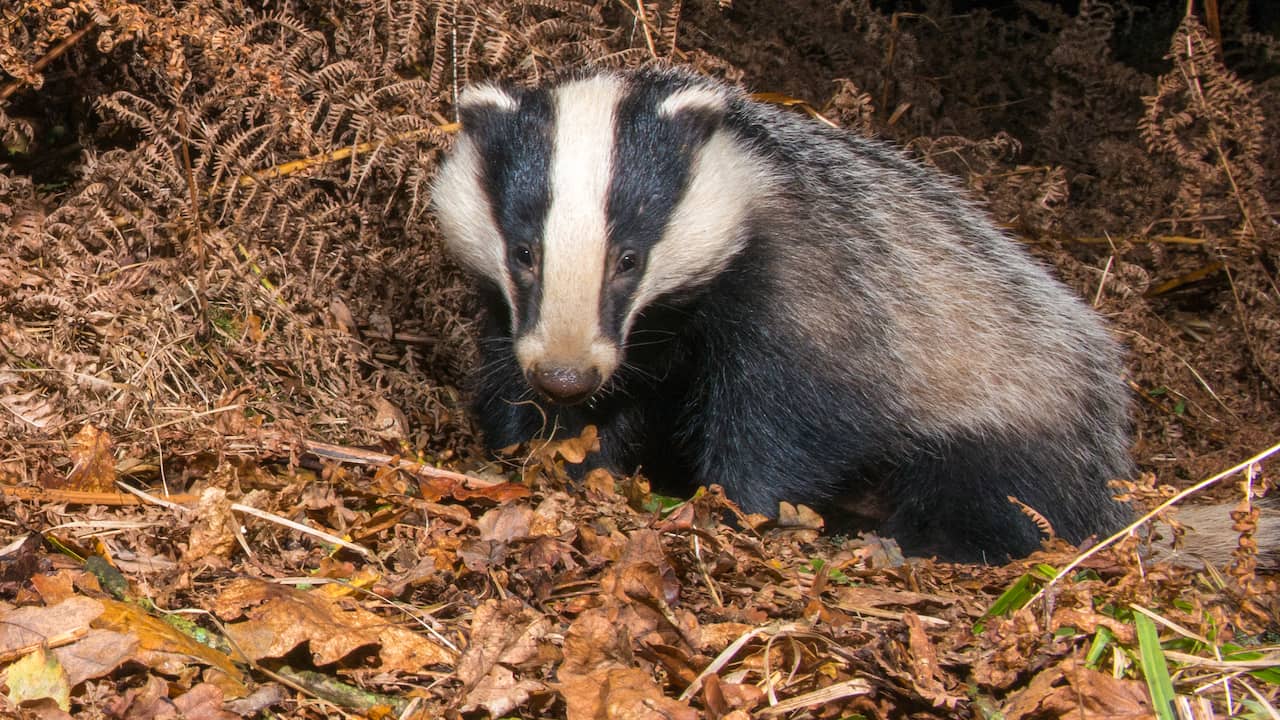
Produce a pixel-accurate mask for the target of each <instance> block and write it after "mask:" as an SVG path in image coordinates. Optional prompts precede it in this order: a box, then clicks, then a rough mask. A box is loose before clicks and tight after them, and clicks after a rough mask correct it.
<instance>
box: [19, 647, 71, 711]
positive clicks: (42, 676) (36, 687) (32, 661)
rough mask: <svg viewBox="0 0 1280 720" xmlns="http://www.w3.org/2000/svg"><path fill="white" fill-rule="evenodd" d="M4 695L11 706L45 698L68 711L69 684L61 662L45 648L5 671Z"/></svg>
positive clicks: (69, 705)
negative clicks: (7, 689) (5, 687)
mask: <svg viewBox="0 0 1280 720" xmlns="http://www.w3.org/2000/svg"><path fill="white" fill-rule="evenodd" d="M5 685H6V686H8V688H9V692H8V693H7V694H6V696H7V697H8V698H9V702H11V703H13V704H14V705H21V704H23V703H25V702H31V701H33V700H43V699H45V698H48V699H50V700H53V701H54V702H56V703H57V704H58V707H59V708H60V709H62V710H63V711H64V712H65V711H69V710H70V709H71V684H70V683H69V682H68V681H67V673H66V672H65V671H64V670H63V669H62V663H60V662H58V658H57V657H56V656H55V655H53V654H52V653H49V652H46V651H45V649H44V648H42V647H40V648H36V649H35V650H34V651H32V652H30V653H28V654H26V655H25V656H23V657H22V658H20V659H19V660H17V661H16V662H14V663H13V664H11V665H9V667H8V668H6V669H5Z"/></svg>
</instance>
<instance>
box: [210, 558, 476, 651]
mask: <svg viewBox="0 0 1280 720" xmlns="http://www.w3.org/2000/svg"><path fill="white" fill-rule="evenodd" d="M251 605H255V606H254V607H251V608H250V609H249V610H248V611H247V612H246V614H247V615H248V617H249V619H248V620H245V621H243V622H238V623H230V624H228V625H227V636H228V637H229V638H231V640H232V641H233V642H235V644H236V646H237V647H238V648H239V649H240V651H241V652H243V653H245V655H247V656H249V658H250V659H252V660H258V659H260V658H267V657H271V658H277V657H284V656H285V655H287V654H289V653H290V652H291V651H293V649H294V648H296V647H298V646H299V645H301V644H302V643H304V642H306V643H309V645H308V647H309V648H310V650H311V655H312V658H313V659H314V661H315V663H316V664H317V665H327V664H329V663H334V662H337V661H338V660H341V659H342V658H344V657H346V656H347V655H349V654H351V652H353V651H354V650H356V649H357V648H361V647H366V646H370V645H374V646H378V647H379V652H378V657H379V658H380V659H381V661H382V670H383V671H385V672H397V671H399V672H410V673H417V672H420V671H421V670H422V669H423V668H424V667H427V666H430V665H451V664H453V661H454V653H453V651H452V650H449V649H446V648H444V647H442V646H440V645H437V644H436V643H435V642H433V641H432V640H430V639H428V638H426V637H424V636H422V635H419V634H418V633H415V632H413V631H411V630H408V629H406V628H404V627H401V626H400V625H398V624H396V623H394V622H393V621H391V620H389V619H387V618H384V617H382V616H381V615H376V614H374V613H371V612H369V611H368V610H365V609H363V608H361V607H359V606H358V605H356V604H355V603H354V602H353V601H351V600H350V599H349V598H337V599H333V598H329V597H326V596H325V595H324V594H322V593H316V592H306V591H303V590H298V589H295V588H289V587H285V586H283V585H274V584H271V583H265V582H261V581H257V580H238V581H235V582H233V583H231V584H230V585H229V586H228V587H227V588H226V589H225V590H223V592H222V593H221V594H220V596H219V598H218V601H217V606H218V608H219V610H218V613H219V615H221V616H222V617H224V618H226V617H229V616H234V615H237V614H238V613H237V612H229V611H231V609H232V608H235V607H249V606H251Z"/></svg>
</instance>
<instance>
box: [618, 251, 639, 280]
mask: <svg viewBox="0 0 1280 720" xmlns="http://www.w3.org/2000/svg"><path fill="white" fill-rule="evenodd" d="M639 264H640V260H639V259H638V258H637V257H636V254H635V253H633V252H628V253H622V257H620V258H618V274H619V275H622V274H624V273H629V272H631V271H632V270H635V269H636V266H637V265H639Z"/></svg>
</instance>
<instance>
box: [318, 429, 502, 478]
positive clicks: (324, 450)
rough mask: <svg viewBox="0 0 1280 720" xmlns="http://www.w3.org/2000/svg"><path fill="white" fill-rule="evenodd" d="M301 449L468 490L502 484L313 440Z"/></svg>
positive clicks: (381, 454)
mask: <svg viewBox="0 0 1280 720" xmlns="http://www.w3.org/2000/svg"><path fill="white" fill-rule="evenodd" d="M302 447H303V448H304V449H306V451H307V452H309V453H311V454H312V455H315V456H316V457H320V458H324V459H326V460H337V461H338V462H346V463H351V464H353V465H394V466H395V467H396V468H397V469H400V470H404V471H405V472H408V473H412V474H414V475H425V476H427V477H434V478H441V479H443V480H454V481H456V482H459V483H462V484H463V485H465V486H467V487H470V488H486V487H493V486H495V485H501V484H502V481H499V480H485V479H484V478H478V477H473V476H471V475H467V474H466V473H460V472H454V471H452V470H443V469H441V468H438V467H432V466H430V465H426V464H424V463H420V462H414V461H413V460H405V459H404V458H396V457H395V456H392V455H387V454H385V453H380V452H373V451H371V450H361V449H360V448H352V447H344V446H342V445H330V444H329V443H322V442H316V441H313V440H304V441H303V442H302Z"/></svg>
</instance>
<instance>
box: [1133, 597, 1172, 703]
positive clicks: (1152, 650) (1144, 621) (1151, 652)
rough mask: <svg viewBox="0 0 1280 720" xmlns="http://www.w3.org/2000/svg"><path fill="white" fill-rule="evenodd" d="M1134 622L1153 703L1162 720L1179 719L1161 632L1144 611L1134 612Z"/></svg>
mask: <svg viewBox="0 0 1280 720" xmlns="http://www.w3.org/2000/svg"><path fill="white" fill-rule="evenodd" d="M1133 624H1134V627H1135V628H1137V631H1138V659H1139V660H1140V661H1141V663H1142V676H1143V677H1144V678H1146V680H1147V690H1148V691H1149V692H1150V693H1151V703H1152V705H1153V706H1154V707H1155V711H1156V717H1158V718H1160V720H1177V715H1176V713H1175V712H1174V709H1173V680H1171V679H1170V678H1169V665H1168V663H1167V662H1166V661H1165V658H1164V650H1163V649H1162V648H1161V647H1160V633H1159V631H1158V630H1156V624H1155V623H1154V622H1152V620H1151V618H1149V617H1147V616H1146V615H1143V614H1142V613H1134V614H1133Z"/></svg>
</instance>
